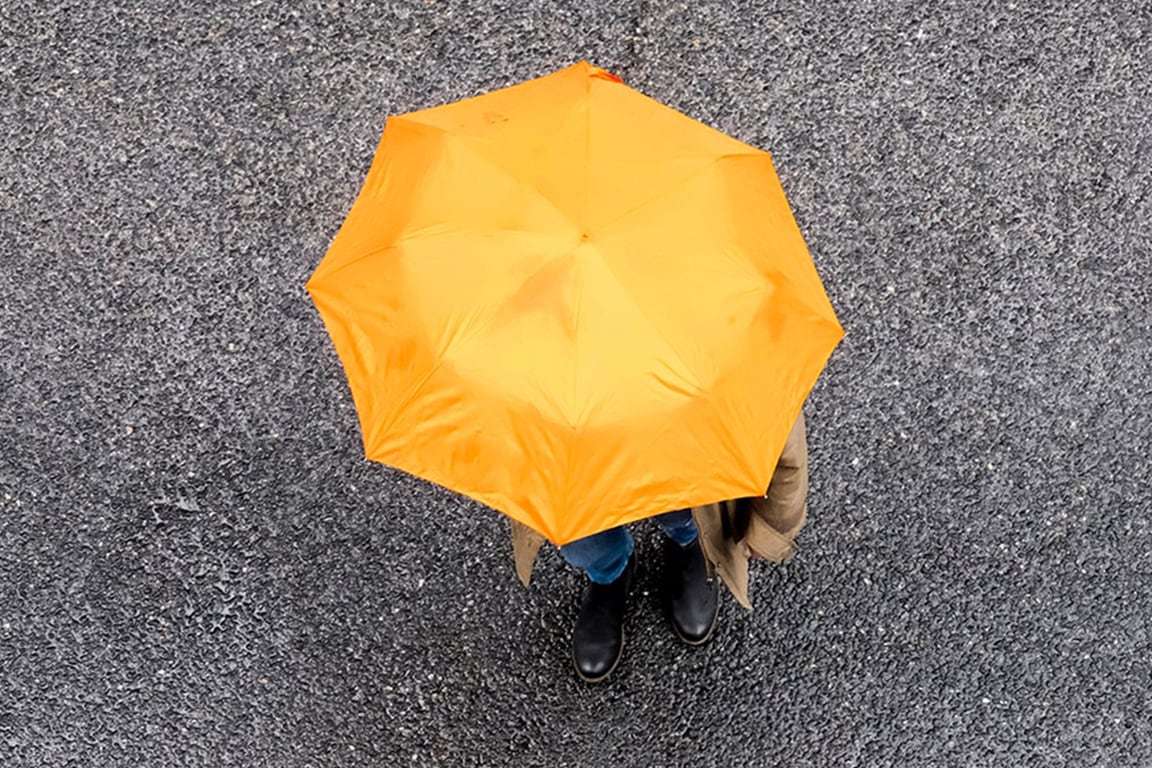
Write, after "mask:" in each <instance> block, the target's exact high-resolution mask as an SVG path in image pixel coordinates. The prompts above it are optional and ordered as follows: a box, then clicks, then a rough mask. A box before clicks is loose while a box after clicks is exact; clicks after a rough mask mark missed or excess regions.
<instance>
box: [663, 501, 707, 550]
mask: <svg viewBox="0 0 1152 768" xmlns="http://www.w3.org/2000/svg"><path fill="white" fill-rule="evenodd" d="M656 524H657V525H659V526H660V530H662V531H663V532H664V535H665V536H667V537H668V538H670V539H672V541H674V542H676V543H677V544H679V545H680V546H682V547H686V546H688V545H689V544H691V543H692V542H694V541H696V536H697V535H699V531H697V530H696V523H695V522H694V521H693V520H692V510H690V509H678V510H676V511H675V512H665V513H664V514H662V515H656Z"/></svg>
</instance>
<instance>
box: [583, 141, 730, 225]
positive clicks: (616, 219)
mask: <svg viewBox="0 0 1152 768" xmlns="http://www.w3.org/2000/svg"><path fill="white" fill-rule="evenodd" d="M720 159H722V158H709V161H708V162H707V163H705V164H703V165H701V166H700V167H699V168H697V169H696V170H694V171H692V173H690V174H688V175H687V176H685V177H684V178H682V179H680V180H679V181H677V182H676V183H675V184H673V185H671V186H667V187H664V188H662V189H661V190H660V191H658V192H657V193H656V194H654V195H653V196H652V197H649V198H647V199H645V200H642V201H640V202H639V203H637V204H635V205H633V206H632V207H631V208H629V209H628V210H626V211H622V212H621V213H619V214H617V215H616V216H613V217H612V218H611V219H608V220H607V221H605V222H604V223H603V224H601V225H600V226H599V227H598V229H600V230H605V229H608V228H609V227H611V226H614V225H617V224H619V223H620V222H621V221H623V220H624V219H626V218H628V217H629V216H631V215H632V214H634V213H636V212H637V211H639V210H641V209H643V208H647V207H648V206H650V205H653V204H655V203H658V202H660V201H661V200H663V199H664V198H666V197H668V196H670V195H672V194H674V193H676V192H679V191H680V190H681V189H683V188H684V187H686V186H688V185H689V184H690V183H692V182H693V181H695V180H696V179H697V178H698V177H699V176H701V175H703V174H704V173H706V172H708V171H711V170H713V169H715V168H716V166H717V164H718V163H719V160H720Z"/></svg>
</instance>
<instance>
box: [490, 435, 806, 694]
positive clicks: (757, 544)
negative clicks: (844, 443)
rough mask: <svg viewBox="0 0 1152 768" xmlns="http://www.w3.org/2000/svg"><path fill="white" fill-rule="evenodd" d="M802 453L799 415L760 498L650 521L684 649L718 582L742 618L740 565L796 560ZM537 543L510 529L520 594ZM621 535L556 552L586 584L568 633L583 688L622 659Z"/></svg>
mask: <svg viewBox="0 0 1152 768" xmlns="http://www.w3.org/2000/svg"><path fill="white" fill-rule="evenodd" d="M807 496H808V445H807V438H806V434H805V425H804V418H803V415H802V414H801V415H800V416H799V417H798V418H797V420H796V423H795V425H794V426H793V428H792V432H791V434H790V435H789V436H788V440H787V442H786V443H785V445H784V450H783V451H782V453H781V455H780V459H779V460H778V461H777V464H776V469H775V472H774V474H773V476H772V480H771V483H770V485H769V487H768V489H767V491H766V493H765V494H764V496H762V497H760V496H758V497H754V498H741V499H732V500H729V501H723V502H720V503H717V504H708V505H705V506H702V507H693V508H692V509H685V510H677V511H673V512H667V513H664V514H661V515H657V516H656V517H655V521H656V523H657V525H658V526H659V528H660V530H661V531H662V532H663V534H664V544H663V557H664V565H663V570H662V573H663V576H662V579H661V591H662V593H663V602H664V606H665V610H666V612H667V614H668V618H669V622H670V624H671V625H672V629H673V631H674V632H675V634H676V636H677V637H678V638H679V639H680V640H681V641H683V642H684V643H687V644H688V645H703V644H704V643H707V642H708V641H709V640H710V639H711V637H712V635H713V633H714V630H715V627H716V622H717V616H718V613H719V597H720V595H719V587H718V584H717V581H720V582H723V583H724V585H725V586H726V587H727V588H728V590H729V591H730V592H731V593H732V595H733V597H735V599H736V601H737V602H739V603H740V604H741V605H742V606H744V607H745V608H747V609H751V607H752V605H751V602H750V601H749V598H748V577H749V560H750V559H752V558H757V559H760V558H762V559H766V560H770V561H772V562H776V563H782V562H786V561H787V560H790V559H791V558H792V557H793V555H794V554H795V552H796V544H795V539H796V535H797V534H798V533H799V532H800V529H801V528H803V526H804V523H805V521H806V519H807V514H808V507H807ZM543 543H544V538H543V536H541V535H540V534H539V533H537V532H536V531H533V530H532V529H531V528H529V527H528V526H526V525H523V524H522V523H518V522H515V521H513V523H512V545H513V551H514V556H515V560H516V571H517V574H518V575H519V577H520V580H521V582H522V583H523V584H524V585H525V586H527V585H528V584H529V583H530V581H531V577H532V566H533V564H534V563H535V560H536V556H537V554H538V553H539V550H540V547H541V546H542V545H543ZM633 550H634V544H633V539H632V536H631V534H630V533H629V532H628V530H627V529H626V528H624V527H619V528H612V529H609V530H607V531H602V532H601V533H597V534H594V535H592V536H588V537H586V538H583V539H579V540H577V541H574V542H571V543H569V544H565V545H564V546H562V547H561V548H560V553H561V555H562V556H563V558H564V560H565V561H566V562H568V563H569V564H571V565H573V566H575V567H576V568H579V569H580V570H582V571H583V572H584V573H585V575H586V577H587V580H588V581H587V584H586V585H585V587H584V590H583V594H582V596H581V600H580V611H579V613H578V615H577V618H576V624H575V626H574V627H573V630H572V661H573V665H574V666H575V668H576V673H577V674H578V675H579V676H580V678H581V679H583V680H585V681H586V682H589V683H596V682H600V681H602V680H604V679H606V678H607V677H608V676H609V675H611V674H612V671H613V670H614V669H615V668H616V666H617V664H618V663H619V661H620V658H621V657H622V655H623V651H624V620H625V616H626V613H627V604H628V595H629V590H630V588H631V586H632V579H633V574H634V573H635V567H636V557H635V553H634V551H633Z"/></svg>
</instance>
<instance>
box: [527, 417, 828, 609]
mask: <svg viewBox="0 0 1152 768" xmlns="http://www.w3.org/2000/svg"><path fill="white" fill-rule="evenodd" d="M807 498H808V443H807V439H806V437H805V432H804V416H803V414H801V416H800V418H798V419H797V420H796V425H795V426H794V427H793V428H792V434H791V435H789V436H788V442H787V443H786V444H785V445H784V451H783V453H782V454H781V455H780V460H779V461H778V462H777V464H776V472H775V474H774V475H773V476H772V483H771V485H769V486H768V492H767V493H766V494H764V496H762V497H759V496H758V497H754V498H744V499H734V500H732V501H725V502H721V503H719V504H709V505H707V506H704V507H693V509H692V517H693V519H695V521H696V525H697V527H698V528H699V529H700V543H701V544H702V545H703V547H704V554H705V555H706V556H707V558H708V560H709V562H710V563H711V564H712V566H713V568H714V569H715V572H716V573H717V574H718V575H719V576H720V579H721V580H722V581H723V582H724V583H725V584H726V585H727V586H728V589H729V590H731V592H732V594H733V595H734V596H735V597H736V600H737V601H739V602H740V604H741V605H743V606H744V607H745V608H751V607H752V604H751V603H750V602H749V601H748V560H749V558H750V557H754V556H759V557H764V558H767V559H768V560H771V561H773V562H776V563H782V562H785V561H787V560H789V559H791V557H792V555H794V554H795V553H796V544H795V541H794V540H795V538H796V534H798V533H799V532H800V529H801V528H802V527H803V526H804V521H805V519H806V517H807V514H808V506H807ZM543 543H544V537H543V536H541V535H540V534H539V533H537V532H536V531H534V530H532V529H531V528H529V527H528V526H526V525H523V524H521V523H517V522H515V521H513V522H512V549H513V552H514V554H515V558H516V572H517V573H518V574H519V576H520V580H521V581H522V582H523V583H524V585H525V586H527V585H528V582H529V580H530V579H531V578H532V565H533V563H535V562H536V555H537V553H538V552H539V551H540V547H541V545H542V544H543Z"/></svg>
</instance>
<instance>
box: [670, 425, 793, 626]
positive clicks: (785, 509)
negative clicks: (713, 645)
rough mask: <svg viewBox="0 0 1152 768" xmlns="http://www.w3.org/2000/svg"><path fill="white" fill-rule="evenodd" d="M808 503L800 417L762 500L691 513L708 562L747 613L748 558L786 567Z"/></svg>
mask: <svg viewBox="0 0 1152 768" xmlns="http://www.w3.org/2000/svg"><path fill="white" fill-rule="evenodd" d="M807 498H808V443H807V440H806V439H805V433H804V417H803V415H801V416H799V417H798V418H797V420H796V424H795V425H794V426H793V427H792V432H791V434H790V435H789V436H788V441H787V442H786V443H785V445H784V450H783V452H782V453H781V455H780V459H779V461H778V462H777V464H776V471H775V473H774V474H773V476H772V480H771V483H770V485H769V487H768V490H767V493H765V495H764V496H763V497H755V498H743V499H733V500H731V501H724V502H720V503H719V504H708V505H706V506H703V507H696V508H694V509H693V510H692V514H693V517H694V518H695V520H696V525H697V526H698V527H699V529H700V543H701V546H703V547H704V554H705V555H706V556H707V558H708V561H709V563H711V564H712V566H713V567H714V568H715V570H716V573H717V574H718V575H719V576H720V578H721V580H723V582H724V583H725V584H726V585H727V586H728V589H729V590H730V591H731V592H732V596H733V597H735V598H736V601H737V602H739V603H740V604H741V605H742V606H744V607H745V608H751V607H752V604H751V603H750V602H749V599H748V558H749V557H751V556H753V555H756V556H759V557H765V558H767V559H769V560H773V561H775V562H784V561H785V560H788V559H789V558H791V557H792V555H793V554H795V552H796V545H795V543H794V541H793V540H794V539H795V537H796V534H798V533H799V532H800V529H801V528H803V527H804V520H805V517H806V515H807Z"/></svg>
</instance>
